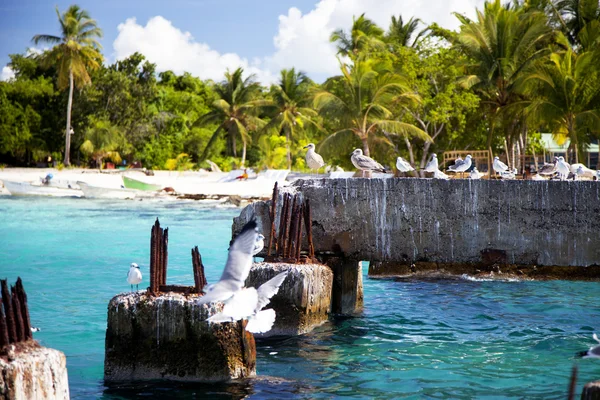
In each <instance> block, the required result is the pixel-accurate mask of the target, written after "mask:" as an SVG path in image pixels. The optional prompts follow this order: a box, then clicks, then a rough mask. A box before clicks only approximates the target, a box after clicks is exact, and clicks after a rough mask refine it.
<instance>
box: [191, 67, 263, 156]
mask: <svg viewBox="0 0 600 400" xmlns="http://www.w3.org/2000/svg"><path fill="white" fill-rule="evenodd" d="M243 73H244V70H243V69H242V68H238V69H236V70H235V71H233V73H230V72H229V71H227V72H226V73H225V81H224V82H221V83H220V84H218V85H216V86H215V88H214V90H215V93H216V95H217V98H218V99H217V100H216V101H215V102H214V103H213V104H212V107H211V108H212V109H211V111H210V112H208V113H207V114H205V115H203V116H202V117H200V119H199V120H198V121H197V122H196V123H195V125H197V126H201V127H202V126H206V125H208V124H218V127H217V129H216V131H215V133H214V134H213V135H212V137H211V138H210V140H209V141H208V144H207V145H206V147H205V148H204V151H203V153H202V155H201V156H200V161H204V160H206V157H207V156H208V152H209V150H210V148H211V146H212V145H213V144H214V142H215V140H216V139H217V137H218V136H219V134H220V133H221V131H225V132H226V133H227V135H228V137H229V143H230V146H231V154H232V155H233V156H234V157H237V143H236V140H237V137H238V136H239V137H240V138H241V140H242V143H243V150H242V165H244V163H245V161H246V146H247V143H248V142H249V141H250V140H251V137H250V135H249V134H248V131H249V130H256V129H258V128H262V127H263V126H264V121H262V120H261V119H260V118H259V117H258V116H257V114H258V112H259V109H260V107H264V106H266V105H268V102H267V101H265V100H259V99H257V98H258V94H259V93H260V85H259V84H258V83H256V82H255V76H254V75H250V76H249V77H247V78H246V79H243V78H242V74H243Z"/></svg>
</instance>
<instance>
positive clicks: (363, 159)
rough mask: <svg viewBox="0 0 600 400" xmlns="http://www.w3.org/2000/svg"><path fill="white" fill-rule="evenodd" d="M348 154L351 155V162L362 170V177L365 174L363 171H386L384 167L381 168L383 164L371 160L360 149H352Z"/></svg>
mask: <svg viewBox="0 0 600 400" xmlns="http://www.w3.org/2000/svg"><path fill="white" fill-rule="evenodd" d="M350 155H351V156H352V157H350V160H351V161H352V164H353V165H354V166H355V167H356V168H358V169H360V170H361V171H362V172H363V178H364V176H365V171H376V172H383V173H385V172H386V170H385V168H383V166H382V165H381V164H379V163H378V162H377V161H375V160H373V159H372V158H371V157H367V156H365V155H363V151H362V150H361V149H356V150H354V151H353V152H352V153H350Z"/></svg>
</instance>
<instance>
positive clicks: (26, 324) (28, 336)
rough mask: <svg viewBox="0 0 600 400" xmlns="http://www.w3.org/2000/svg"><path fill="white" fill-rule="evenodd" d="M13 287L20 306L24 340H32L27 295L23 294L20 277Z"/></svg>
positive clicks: (23, 289)
mask: <svg viewBox="0 0 600 400" xmlns="http://www.w3.org/2000/svg"><path fill="white" fill-rule="evenodd" d="M15 286H16V289H17V294H18V295H19V303H20V304H21V315H22V316H23V325H24V326H23V328H24V329H25V339H31V338H33V334H32V333H31V319H30V318H29V307H28V306H27V293H25V288H24V287H23V281H22V280H21V277H18V278H17V283H16V284H15Z"/></svg>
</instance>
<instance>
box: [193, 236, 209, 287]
mask: <svg viewBox="0 0 600 400" xmlns="http://www.w3.org/2000/svg"><path fill="white" fill-rule="evenodd" d="M192 267H193V269H194V287H195V290H196V293H202V290H203V289H204V286H206V283H207V282H206V276H204V265H203V264H202V256H201V255H200V251H198V246H196V247H194V248H193V249H192Z"/></svg>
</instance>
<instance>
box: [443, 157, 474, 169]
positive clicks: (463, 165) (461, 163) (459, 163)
mask: <svg viewBox="0 0 600 400" xmlns="http://www.w3.org/2000/svg"><path fill="white" fill-rule="evenodd" d="M471 164H472V161H471V155H470V154H468V155H467V157H466V158H465V159H464V160H462V159H461V158H460V157H459V158H457V159H456V160H455V161H454V165H451V166H450V167H448V170H450V171H454V172H461V173H462V172H465V171H467V170H468V169H469V168H471Z"/></svg>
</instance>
